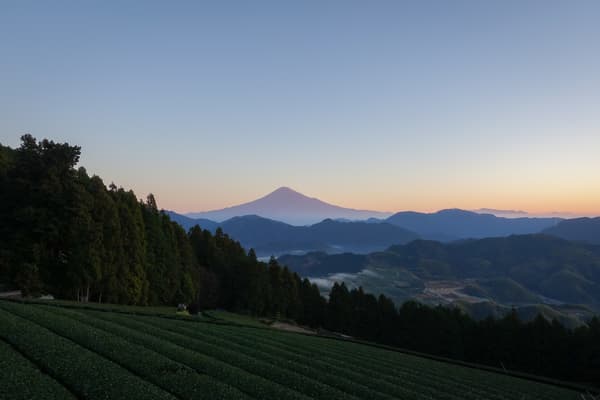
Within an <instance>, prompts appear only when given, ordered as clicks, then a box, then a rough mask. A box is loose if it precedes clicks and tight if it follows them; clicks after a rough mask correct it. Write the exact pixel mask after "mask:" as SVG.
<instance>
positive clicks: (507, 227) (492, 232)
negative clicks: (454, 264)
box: [385, 209, 561, 242]
mask: <svg viewBox="0 0 600 400" xmlns="http://www.w3.org/2000/svg"><path fill="white" fill-rule="evenodd" d="M385 221H386V222H388V223H390V224H394V225H397V226H401V227H403V228H404V229H408V230H410V231H413V232H415V233H417V234H418V235H419V236H421V237H422V238H423V239H430V240H438V241H442V242H448V241H452V240H458V239H478V238H485V237H499V236H508V235H522V234H528V233H539V232H541V231H542V230H544V229H547V228H550V227H552V226H554V225H556V224H557V223H558V222H560V221H561V219H560V218H526V217H521V218H504V217H497V216H495V215H492V214H481V213H477V212H473V211H465V210H459V209H450V210H441V211H438V212H435V213H430V214H428V213H419V212H414V211H402V212H399V213H396V214H394V215H392V216H391V217H389V218H387V219H386V220H385Z"/></svg>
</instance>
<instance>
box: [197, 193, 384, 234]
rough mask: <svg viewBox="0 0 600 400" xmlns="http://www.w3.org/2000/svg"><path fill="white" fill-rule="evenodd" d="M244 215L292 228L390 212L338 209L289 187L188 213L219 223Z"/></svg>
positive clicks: (381, 215)
mask: <svg viewBox="0 0 600 400" xmlns="http://www.w3.org/2000/svg"><path fill="white" fill-rule="evenodd" d="M243 215H258V216H261V217H264V218H269V219H274V220H277V221H282V222H285V223H288V224H292V225H310V224H315V223H317V222H319V221H322V220H324V219H326V218H332V219H339V218H342V219H347V220H364V219H368V218H372V217H377V218H385V217H388V216H389V215H390V213H384V212H379V211H368V210H355V209H351V208H344V207H338V206H335V205H333V204H329V203H325V202H324V201H321V200H319V199H315V198H311V197H308V196H305V195H303V194H301V193H298V192H296V191H295V190H292V189H290V188H287V187H280V188H279V189H277V190H275V191H274V192H272V193H269V194H268V195H266V196H264V197H261V198H260V199H258V200H254V201H251V202H249V203H244V204H240V205H237V206H233V207H227V208H223V209H221V210H213V211H205V212H194V213H189V214H187V216H188V217H191V218H207V219H210V220H214V221H218V222H222V221H225V220H227V219H230V218H233V217H239V216H243Z"/></svg>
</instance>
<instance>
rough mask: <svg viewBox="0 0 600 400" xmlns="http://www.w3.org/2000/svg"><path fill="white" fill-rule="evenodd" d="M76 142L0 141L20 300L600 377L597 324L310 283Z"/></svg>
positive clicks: (9, 276) (6, 257) (9, 265)
mask: <svg viewBox="0 0 600 400" xmlns="http://www.w3.org/2000/svg"><path fill="white" fill-rule="evenodd" d="M80 152H81V149H80V148H79V147H77V146H71V145H69V144H67V143H55V142H53V141H51V140H46V139H45V140H41V141H37V140H36V139H35V138H33V137H32V136H30V135H25V136H23V137H22V143H21V145H20V147H18V148H17V149H11V148H9V147H5V146H1V145H0V204H1V205H2V207H0V283H2V282H8V283H10V284H12V285H14V286H17V287H18V288H19V289H20V290H21V291H22V293H23V294H24V295H25V296H35V295H39V294H42V293H50V294H52V295H54V296H56V297H58V298H63V299H71V300H77V301H82V302H87V301H95V302H110V303H121V304H136V305H158V304H164V305H175V304H178V303H188V304H195V305H197V306H198V307H200V308H202V309H210V308H223V309H227V310H231V311H237V312H243V313H248V314H252V315H256V316H268V317H271V318H281V319H290V320H294V321H297V322H298V323H300V324H304V325H307V326H311V327H314V328H321V329H325V330H328V331H332V332H339V333H345V334H348V335H351V336H354V337H357V338H362V339H366V340H370V341H374V342H378V343H382V344H387V345H392V346H399V347H403V348H407V349H411V350H415V351H420V352H424V353H429V354H434V355H439V356H444V357H449V358H454V359H459V360H464V361H470V362H476V363H483V364H488V365H491V366H494V367H503V368H509V369H515V370H520V371H525V372H530V373H534V374H540V375H545V376H549V377H554V378H559V379H567V380H576V381H580V382H591V383H594V382H600V321H599V320H598V318H594V319H593V320H591V321H590V322H589V323H588V324H587V325H585V326H582V327H580V328H577V329H575V330H569V329H566V328H565V327H564V326H562V325H560V324H559V323H558V322H556V321H552V322H550V321H547V320H546V319H544V318H543V317H541V316H539V317H538V318H536V319H535V320H533V321H531V322H523V321H521V320H519V318H518V316H517V315H516V312H513V313H511V314H509V315H507V316H506V317H504V318H502V319H493V318H488V319H485V320H482V321H476V320H474V319H472V318H471V317H469V316H468V315H466V314H464V313H463V312H461V311H460V310H458V309H454V308H445V307H428V306H425V305H422V304H419V303H415V302H407V303H404V304H403V305H401V306H400V307H399V308H398V307H397V306H396V305H395V304H394V303H393V302H392V301H391V300H390V299H389V298H387V297H385V296H384V295H379V296H377V297H376V296H374V295H372V294H368V293H365V292H364V291H363V290H362V288H356V289H352V290H349V289H348V288H347V287H346V286H345V285H344V284H343V283H342V284H337V283H336V284H334V285H333V287H332V289H331V291H330V293H329V296H328V297H327V298H325V297H323V296H321V293H320V291H319V288H318V287H317V286H316V285H315V284H313V283H311V282H310V281H309V280H308V279H302V278H301V277H300V276H299V275H298V274H296V273H294V272H292V271H290V270H289V269H288V268H286V267H285V266H282V265H280V264H279V263H278V262H277V260H276V259H274V258H271V260H270V261H269V262H266V263H265V262H261V261H259V260H257V258H256V254H255V253H254V251H253V250H252V249H250V250H249V251H246V250H245V249H244V248H243V247H242V246H241V245H240V243H239V242H237V241H235V240H233V239H232V238H230V237H229V236H228V235H227V234H225V233H224V232H223V231H222V230H221V229H217V230H216V232H215V233H214V234H213V233H211V232H210V231H208V230H203V229H201V228H200V227H199V226H195V227H193V228H191V229H190V230H189V231H188V232H186V231H185V230H184V229H183V228H182V227H181V226H180V225H178V224H177V223H175V222H173V221H171V220H170V218H169V217H168V216H167V215H166V214H165V213H164V212H162V211H160V210H159V209H158V206H157V204H156V200H155V199H154V196H152V195H148V197H147V198H146V199H145V200H144V201H141V200H138V198H137V197H136V195H135V194H134V193H133V192H132V191H126V190H124V189H123V188H118V187H117V186H115V185H114V184H110V185H109V186H108V187H107V186H106V185H105V183H104V182H103V181H102V179H101V178H100V177H98V176H89V175H88V173H87V172H86V170H85V169H84V168H81V167H80V168H76V166H77V164H78V162H79V157H80Z"/></svg>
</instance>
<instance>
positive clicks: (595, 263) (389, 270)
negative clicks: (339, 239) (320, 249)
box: [279, 234, 600, 320]
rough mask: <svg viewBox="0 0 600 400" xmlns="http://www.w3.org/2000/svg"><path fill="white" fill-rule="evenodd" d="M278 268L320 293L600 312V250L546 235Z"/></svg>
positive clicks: (397, 249)
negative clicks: (335, 290) (348, 290)
mask: <svg viewBox="0 0 600 400" xmlns="http://www.w3.org/2000/svg"><path fill="white" fill-rule="evenodd" d="M279 261H280V262H282V263H283V264H285V265H287V266H288V267H290V268H291V269H292V270H294V271H296V272H298V273H299V274H302V275H304V276H309V277H311V278H312V279H314V278H317V279H314V281H315V282H316V283H318V284H320V285H321V286H322V287H329V286H330V285H332V284H333V282H334V281H344V282H346V284H347V285H348V286H350V287H358V286H362V287H363V288H364V290H365V291H368V292H371V293H384V294H386V295H387V296H390V297H391V298H393V299H394V300H395V301H396V302H402V301H405V300H408V299H418V300H420V301H422V302H425V303H429V304H440V303H441V304H469V305H473V304H478V303H483V302H491V303H493V307H496V306H501V307H503V308H507V307H508V308H510V307H512V306H518V307H531V306H540V305H543V306H545V307H549V308H552V309H554V310H555V311H556V312H558V313H560V314H562V315H564V316H570V318H575V319H579V320H581V319H582V318H583V317H587V316H589V315H591V313H592V311H593V312H596V313H598V312H600V246H595V245H589V244H585V243H579V242H570V241H566V240H564V239H560V238H556V237H553V236H548V235H541V234H536V235H515V236H509V237H502V238H486V239H479V240H463V241H457V242H453V243H446V244H444V243H439V242H434V241H427V240H416V241H413V242H410V243H408V244H405V245H397V246H392V247H390V248H388V249H387V250H386V251H383V252H374V253H371V254H368V255H345V256H344V259H343V263H341V262H340V261H341V260H340V257H339V256H336V257H334V256H331V255H324V254H319V253H310V254H306V255H301V256H293V255H285V256H282V257H280V258H279ZM344 264H345V265H347V267H346V268H344V266H343V265H344ZM586 310H587V311H586Z"/></svg>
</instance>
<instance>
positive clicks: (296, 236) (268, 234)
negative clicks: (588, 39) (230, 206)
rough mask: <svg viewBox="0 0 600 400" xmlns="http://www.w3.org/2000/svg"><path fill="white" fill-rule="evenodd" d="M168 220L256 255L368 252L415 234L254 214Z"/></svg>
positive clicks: (370, 225)
mask: <svg viewBox="0 0 600 400" xmlns="http://www.w3.org/2000/svg"><path fill="white" fill-rule="evenodd" d="M169 215H170V216H171V218H172V219H173V220H174V221H176V222H178V223H179V224H181V225H182V226H183V227H184V228H186V229H189V228H191V227H192V226H194V225H196V224H198V225H200V226H201V227H202V228H204V229H208V230H214V229H216V228H217V226H219V227H221V229H223V232H225V233H226V234H228V235H229V236H231V237H232V238H234V239H235V240H237V241H239V242H240V243H241V244H242V245H243V246H244V247H246V248H250V247H252V248H254V250H255V251H256V253H257V254H258V255H259V256H270V255H278V254H283V253H306V252H310V251H315V250H319V251H325V252H327V253H340V252H354V253H368V252H371V251H377V250H383V249H385V248H387V247H388V246H391V245H392V244H399V243H407V242H409V241H412V240H415V239H418V237H419V236H418V235H417V234H415V233H413V232H409V231H407V230H405V229H403V228H401V227H398V226H395V225H392V224H388V223H368V222H346V221H334V220H332V219H326V220H324V221H321V222H319V223H317V224H313V225H310V226H293V225H289V224H286V223H284V222H280V221H275V220H272V219H268V218H263V217H259V216H257V215H245V216H241V217H233V218H230V219H228V220H226V221H223V222H221V223H217V222H214V221H210V220H205V219H204V220H195V219H192V218H189V217H185V216H182V215H179V214H176V213H173V212H169Z"/></svg>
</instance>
